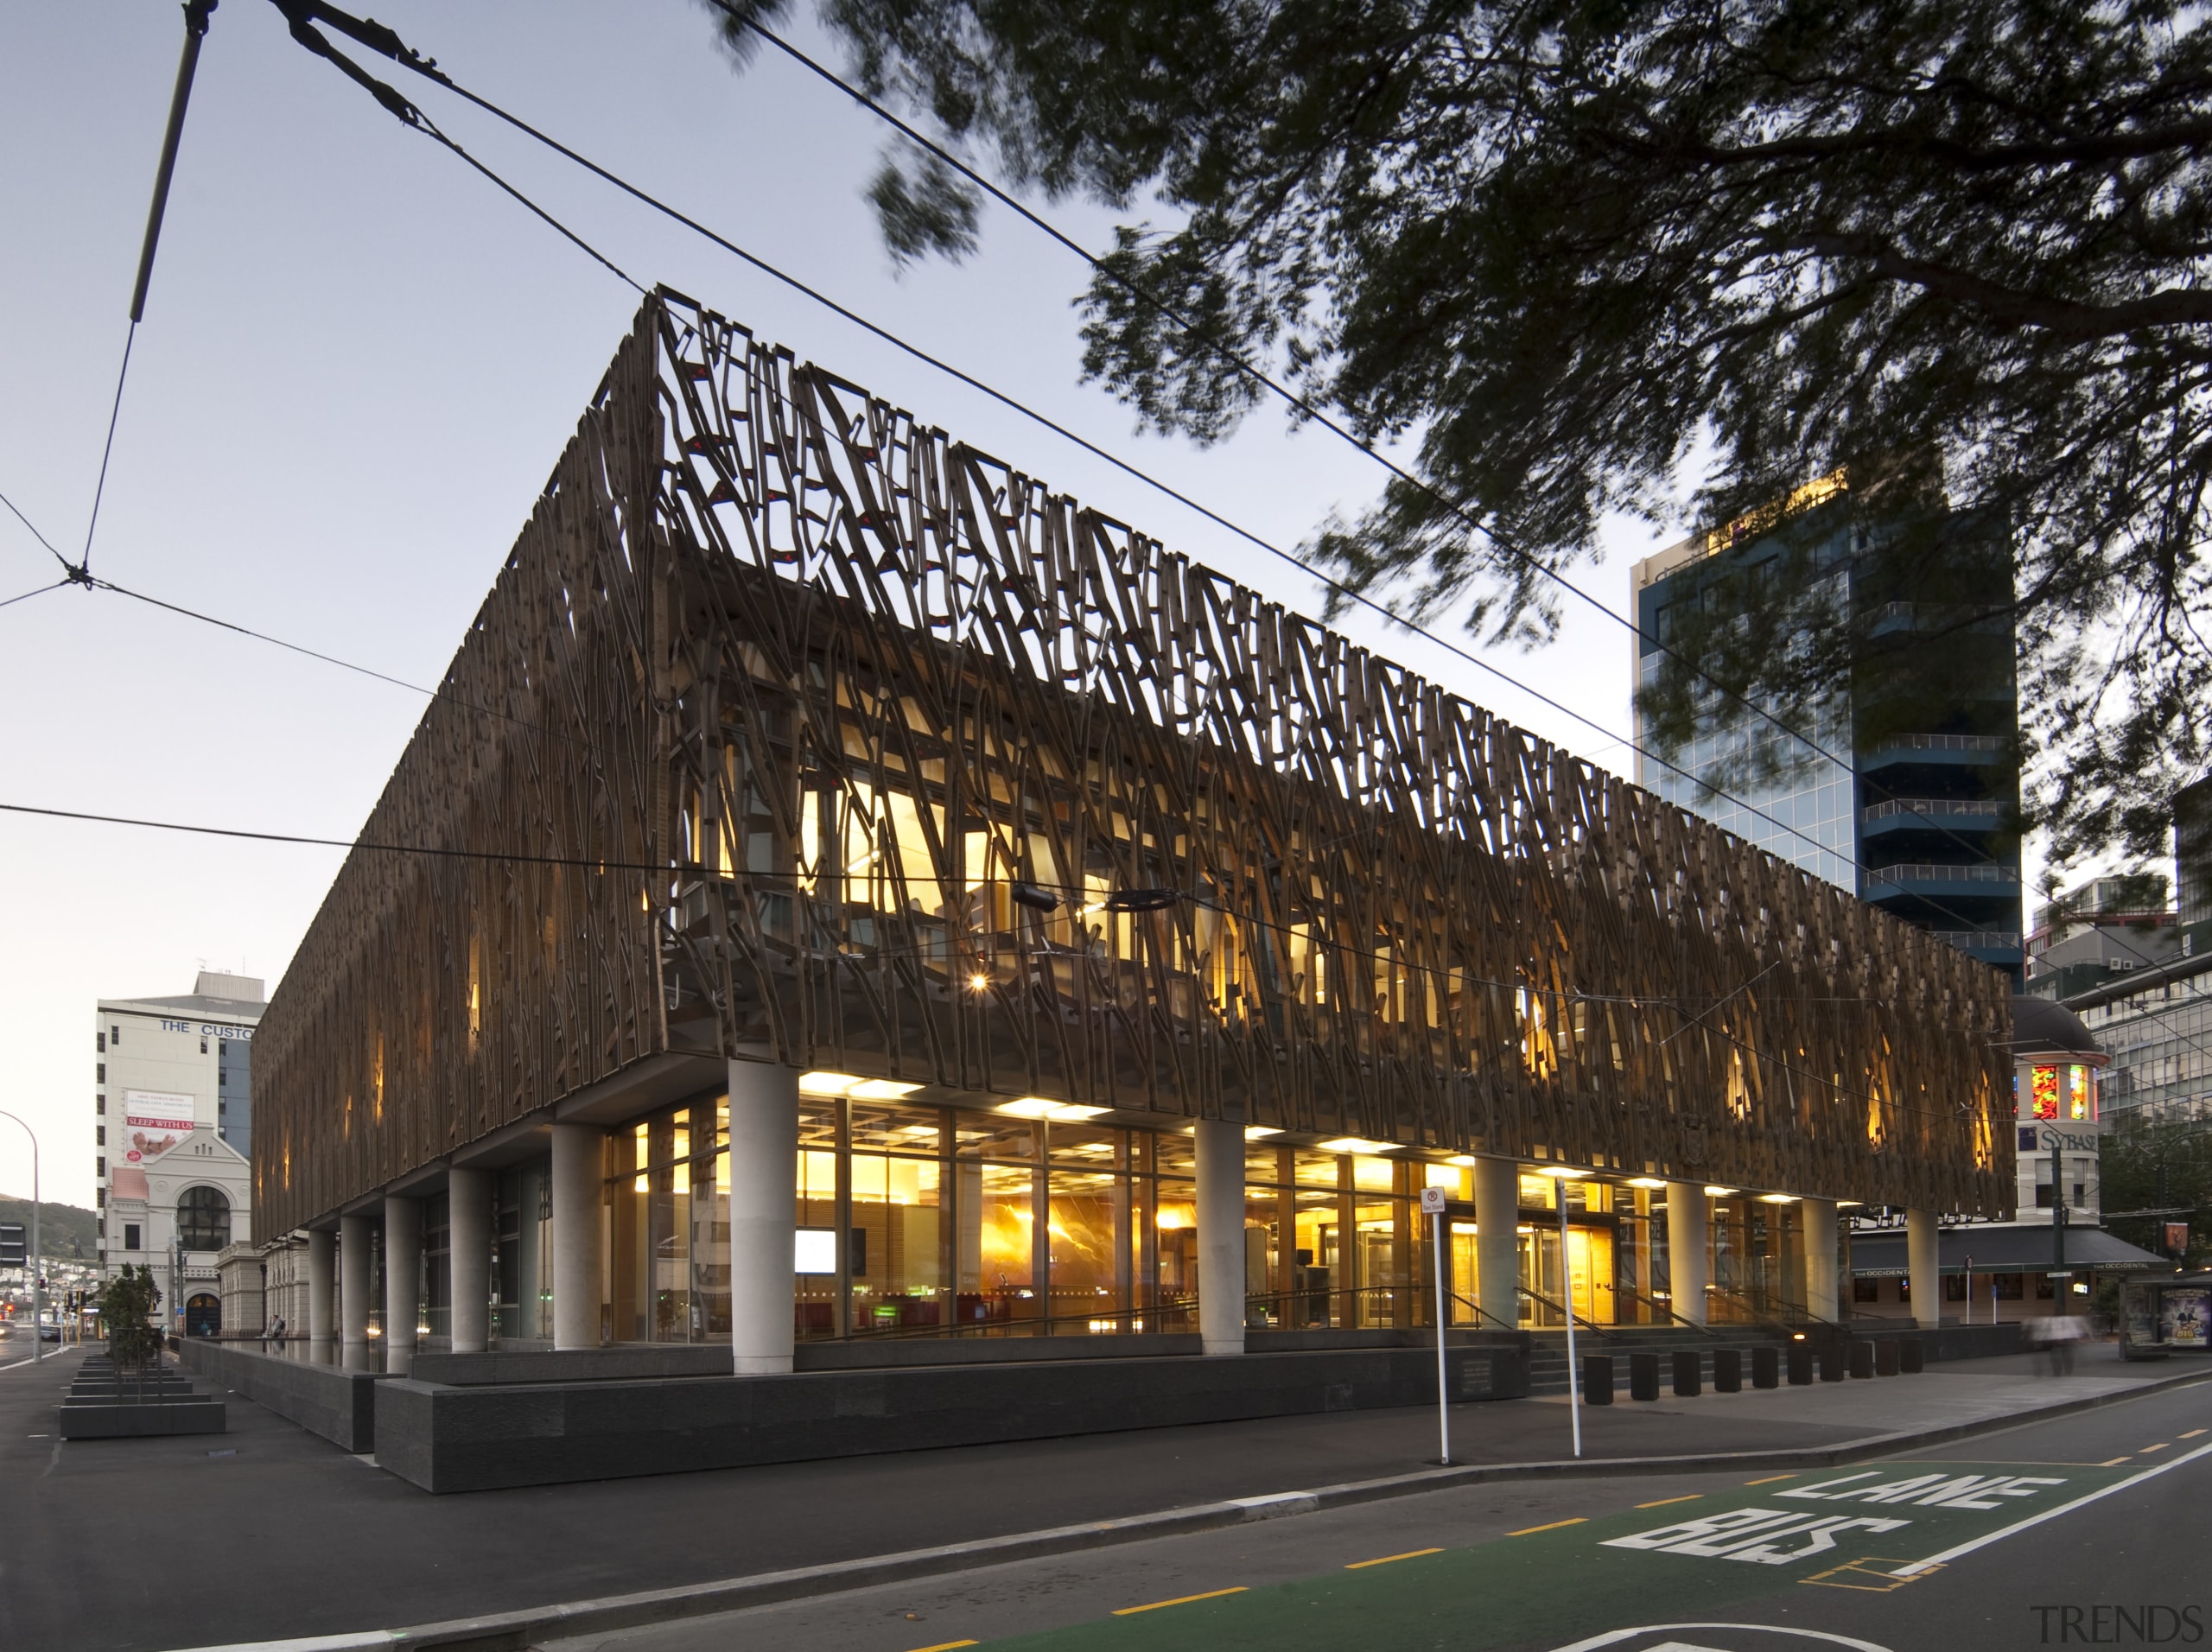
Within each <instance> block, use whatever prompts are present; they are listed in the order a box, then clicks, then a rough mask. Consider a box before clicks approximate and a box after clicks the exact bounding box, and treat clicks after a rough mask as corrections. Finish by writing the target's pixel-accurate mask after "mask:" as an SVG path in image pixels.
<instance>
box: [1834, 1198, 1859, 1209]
mask: <svg viewBox="0 0 2212 1652" xmlns="http://www.w3.org/2000/svg"><path fill="white" fill-rule="evenodd" d="M1835 1208H1836V1209H1837V1210H1865V1209H1866V1201H1865V1200H1864V1199H1838V1200H1837V1201H1836V1202H1835Z"/></svg>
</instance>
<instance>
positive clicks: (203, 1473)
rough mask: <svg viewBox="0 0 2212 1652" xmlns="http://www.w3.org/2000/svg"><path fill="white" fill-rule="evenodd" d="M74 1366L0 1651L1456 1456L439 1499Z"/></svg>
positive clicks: (1757, 1435)
mask: <svg viewBox="0 0 2212 1652" xmlns="http://www.w3.org/2000/svg"><path fill="white" fill-rule="evenodd" d="M77 1359H78V1356H77V1355H76V1354H74V1353H70V1354H66V1355H63V1356H61V1357H60V1359H59V1361H58V1362H49V1363H47V1364H45V1365H43V1366H39V1367H32V1366H29V1365H21V1366H16V1367H13V1368H10V1369H0V1487H4V1488H5V1490H4V1494H0V1648H13V1647H16V1646H25V1647H29V1646H36V1647H40V1648H50V1649H57V1652H69V1649H73V1648H79V1647H82V1648H87V1649H95V1648H96V1649H101V1652H163V1649H174V1648H181V1647H195V1646H207V1645H222V1644H228V1643H234V1642H252V1641H259V1640H273V1639H277V1638H280V1637H288V1636H311V1635H330V1634H339V1633H344V1632H349V1631H361V1630H377V1629H383V1628H391V1627H395V1626H401V1625H407V1624H418V1623H435V1622H439V1621H442V1620H445V1619H450V1618H457V1617H468V1616H474V1615H480V1614H485V1613H493V1612H502V1611H522V1610H526V1609H535V1608H538V1607H543V1606H546V1605H549V1604H556V1603H559V1602H565V1601H575V1600H579V1599H585V1598H594V1597H603V1596H608V1595H617V1594H626V1593H631V1592H639V1591H644V1590H652V1589H667V1588H677V1587H686V1586H690V1585H700V1584H704V1583H709V1582H712V1581H714V1580H717V1579H731V1578H738V1577H743V1576H747V1575H751V1574H754V1573H765V1572H773V1571H778V1570H780V1569H784V1568H788V1567H798V1566H819V1565H823V1564H829V1563H836V1562H842V1561H848V1560H858V1559H861V1558H862V1557H866V1556H870V1555H880V1554H890V1553H893V1552H896V1551H900V1550H906V1549H912V1548H915V1547H924V1546H928V1545H934V1544H950V1543H963V1542H969V1541H977V1540H983V1539H989V1538H995V1537H1003V1536H1007V1535H1010V1534H1018V1533H1023V1532H1029V1531H1035V1530H1039V1529H1040V1528H1051V1527H1058V1526H1066V1525H1074V1524H1080V1523H1085V1522H1103V1521H1109V1520H1115V1519H1118V1518H1122V1517H1127V1516H1133V1515H1145V1514H1150V1513H1154V1512H1156V1511H1160V1510H1164V1509H1177V1508H1192V1507H1193V1506H1196V1505H1199V1504H1205V1503H1212V1502H1217V1501H1219V1500H1224V1499H1229V1498H1237V1497H1249V1496H1268V1495H1270V1494H1275V1493H1281V1492H1285V1491H1291V1490H1300V1489H1304V1488H1310V1487H1314V1486H1320V1485H1328V1484H1339V1483H1343V1482H1347V1481H1356V1480H1363V1479H1368V1478H1372V1477H1382V1476H1388V1475H1393V1474H1402V1473H1405V1472H1408V1471H1414V1470H1418V1469H1419V1468H1421V1466H1422V1465H1424V1464H1425V1463H1427V1462H1428V1461H1430V1460H1432V1459H1433V1458H1434V1456H1435V1452H1436V1437H1435V1414H1434V1413H1433V1411H1429V1410H1427V1409H1424V1408H1421V1407H1412V1408H1408V1409H1404V1410H1394V1411H1383V1412H1360V1413H1348V1414H1335V1415H1328V1416H1317V1417H1296V1418H1285V1419H1278V1420H1268V1421H1261V1422H1248V1423H1230V1424H1218V1425H1214V1426H1207V1427H1194V1428H1172V1429H1156V1430H1145V1431H1141V1432H1137V1433H1123V1434H1114V1435H1094V1436H1089V1437H1084V1438H1077V1439H1058V1440H1042V1441H1034V1442H1028V1443H1024V1444H1020V1445H996V1446H982V1447H972V1448H963V1449H959V1450H951V1451H933V1452H907V1453H901V1454H897V1455H891V1456H883V1457H873V1458H847V1459H842V1460H838V1461H833V1462H822V1463H801V1464H790V1465H776V1466H771V1467H765V1468H754V1469H733V1470H715V1471H706V1472H702V1473H698V1474H689V1475H671V1476H661V1477H652V1478H645V1479H636V1480H619V1481H601V1482H597V1483H593V1484H582V1485H569V1486H549V1487H538V1488H531V1489H526V1490H514V1491H497V1492H484V1493H475V1494H470V1495H466V1496H444V1497H435V1496H429V1494H427V1493H424V1492H422V1491H419V1490H416V1489H415V1488H414V1487H412V1486H410V1485H408V1484H405V1483H404V1482H403V1481H401V1480H399V1479H397V1478H396V1477H393V1476H391V1475H390V1474H386V1473H384V1472H383V1471H379V1470H378V1469H377V1468H376V1467H375V1466H374V1465H373V1463H372V1461H370V1460H367V1459H363V1458H354V1457H350V1456H348V1455H346V1453H345V1452H340V1450H338V1449H337V1448H336V1447H335V1446H333V1445H329V1444H328V1443H327V1442H326V1441H323V1440H321V1439H317V1438H316V1437H315V1436H313V1435H310V1434H308V1433H304V1432H303V1431H302V1430H300V1429H298V1428H296V1427H295V1426H293V1425H291V1424H289V1423H288V1422H286V1421H284V1420H282V1419H281V1418H278V1417H277V1416H275V1415H274V1414H271V1413H270V1412H267V1411H264V1410H263V1409H262V1408H261V1407H258V1406H256V1405H254V1404H252V1403H251V1402H250V1401H245V1400H243V1399H239V1398H238V1397H236V1396H232V1398H231V1401H230V1431H231V1432H230V1433H228V1434H226V1435H224V1436H221V1437H219V1438H209V1437H206V1436H197V1437H190V1438H185V1439H161V1440H97V1441H78V1442H68V1443H64V1442H62V1441H60V1440H58V1439H54V1438H53V1437H52V1435H53V1427H54V1420H53V1410H52V1407H53V1406H54V1402H55V1401H56V1400H58V1399H59V1397H60V1390H61V1389H62V1388H65V1387H66V1386H67V1382H68V1380H69V1377H70V1376H71V1375H72V1373H73V1370H74V1369H75V1365H76V1363H77ZM2173 1375H2175V1368H2173V1367H2171V1366H2170V1365H2160V1364H2153V1365H2136V1366H2122V1365H2120V1363H2118V1362H2117V1361H2116V1360H2112V1359H2107V1360H2106V1361H2105V1362H2104V1363H2097V1362H2096V1361H2094V1360H2091V1361H2088V1362H2085V1363H2083V1365H2082V1367H2081V1368H2080V1369H2078V1370H2077V1372H2076V1373H2075V1375H2074V1376H2069V1377H2060V1378H2054V1377H2049V1376H2038V1375H2037V1374H2036V1373H2035V1371H2034V1369H2033V1366H2032V1363H2031V1362H2029V1361H2026V1360H2024V1359H2013V1360H2009V1361H2003V1360H2000V1361H1988V1362H1974V1363H1972V1364H1970V1365H1969V1364H1958V1365H1942V1366H1938V1367H1936V1368H1934V1369H1931V1370H1930V1371H1929V1372H1928V1373H1927V1374H1925V1375H1923V1376H1910V1377H1898V1378H1891V1379H1878V1380H1876V1381H1873V1382H1847V1383H1840V1384H1823V1385H1817V1386H1815V1387H1814V1388H1801V1389H1789V1388H1783V1389H1779V1390H1775V1391H1771V1392H1765V1393H1756V1392H1755V1393H1746V1394H1739V1395H1712V1394H1708V1395H1705V1396H1703V1397H1701V1398H1700V1399H1696V1400H1686V1401H1674V1400H1669V1401H1664V1402H1662V1403H1659V1404H1649V1405H1642V1406H1637V1405H1631V1404H1629V1403H1627V1402H1625V1401H1624V1402H1622V1403H1619V1404H1617V1405H1614V1406H1612V1407H1605V1408H1602V1409H1597V1410H1586V1411H1585V1413H1584V1418H1585V1423H1586V1428H1585V1439H1586V1450H1587V1452H1588V1453H1589V1454H1590V1455H1591V1456H1592V1457H1593V1458H1638V1457H1649V1456H1670V1455H1677V1454H1681V1453H1689V1452H1721V1451H1745V1450H1775V1449H1796V1450H1802V1449H1808V1448H1821V1447H1832V1446H1834V1445H1836V1444H1837V1443H1838V1442H1840V1441H1844V1440H1850V1439H1861V1438H1864V1437H1866V1436H1867V1435H1869V1434H1873V1433H1885V1432H1890V1431H1893V1430H1896V1429H1899V1428H1904V1427H1910V1426H1946V1425H1949V1424H1955V1423H1972V1422H1974V1421H1976V1420H1989V1419H1994V1418H2003V1417H2006V1416H2010V1415H2012V1414H2017V1413H2018V1411H2020V1410H2021V1409H2023V1408H2024V1407H2031V1406H2034V1405H2037V1404H2047V1403H2050V1402H2051V1401H2057V1400H2061V1399H2086V1398H2094V1397H2100V1396H2102V1397H2111V1396H2113V1395H2120V1394H2122V1393H2125V1392H2126V1391H2127V1390H2128V1389H2130V1388H2133V1387H2136V1386H2139V1385H2141V1384H2142V1383H2145V1382H2158V1381H2161V1380H2164V1379H2165V1378H2168V1377H2171V1376H2173ZM1453 1429H1454V1439H1453V1455H1454V1457H1455V1458H1459V1460H1462V1461H1467V1462H1487V1463H1515V1462H1528V1461H1532V1460H1544V1459H1555V1458H1562V1457H1564V1456H1566V1455H1567V1414H1566V1409H1565V1407H1564V1404H1563V1403H1559V1402H1552V1401H1524V1402H1508V1403H1500V1404H1489V1405H1469V1406H1462V1407H1455V1408H1454V1412H1453ZM1576 1484H1582V1483H1580V1482H1578V1483H1576ZM1491 1495H1492V1496H1502V1497H1504V1498H1506V1499H1507V1500H1508V1501H1509V1502H1510V1501H1511V1500H1512V1499H1514V1498H1521V1499H1522V1500H1524V1501H1525V1500H1528V1499H1532V1498H1533V1499H1536V1500H1538V1501H1541V1497H1543V1496H1549V1495H1552V1493H1551V1492H1550V1491H1548V1490H1544V1489H1542V1488H1538V1487H1535V1486H1523V1485H1521V1484H1515V1485H1512V1486H1504V1487H1498V1488H1493V1489H1492V1491H1491ZM1652 1495H1653V1496H1657V1495H1659V1493H1658V1492H1657V1491H1656V1490H1654V1491H1653V1493H1652ZM1402 1501H1403V1502H1405V1503H1429V1502H1430V1501H1432V1500H1431V1499H1429V1498H1425V1497H1415V1498H1408V1499H1404V1500H1402ZM1636 1501H1643V1499H1642V1498H1638V1499H1636ZM1300 1523H1301V1522H1280V1521H1278V1522H1269V1524H1270V1525H1271V1526H1275V1527H1282V1526H1287V1525H1294V1524H1300ZM1521 1523H1522V1524H1526V1523H1528V1522H1521ZM1406 1547H1419V1546H1417V1545H1412V1544H1408V1545H1407V1546H1406ZM1122 1552H1124V1551H1113V1553H1116V1554H1119V1553H1122ZM1378 1552H1380V1551H1378ZM242 1555H247V1556H251V1564H250V1566H248V1567H247V1569H246V1571H245V1573H243V1574H242V1573H241V1572H240V1570H239V1565H240V1558H239V1557H240V1556H242ZM1162 1598H1164V1596H1163V1597H1162ZM902 1621H903V1620H902ZM956 1638H957V1637H956ZM915 1644H918V1642H913V1641H912V1640H908V1641H906V1642H901V1643H900V1645H899V1648H898V1649H896V1652H906V1648H909V1647H912V1646H913V1645H915Z"/></svg>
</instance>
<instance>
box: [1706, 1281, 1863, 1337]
mask: <svg viewBox="0 0 2212 1652" xmlns="http://www.w3.org/2000/svg"><path fill="white" fill-rule="evenodd" d="M1705 1288H1706V1289H1707V1290H1708V1291H1711V1292H1712V1293H1713V1294H1714V1295H1716V1296H1725V1297H1727V1298H1729V1299H1731V1300H1732V1301H1736V1302H1740V1303H1742V1304H1743V1305H1744V1306H1745V1308H1747V1309H1748V1310H1749V1311H1750V1312H1751V1316H1752V1318H1753V1322H1754V1323H1758V1322H1760V1321H1764V1322H1766V1323H1768V1324H1773V1325H1792V1324H1796V1323H1798V1322H1800V1321H1802V1322H1803V1323H1805V1324H1808V1325H1827V1326H1828V1327H1829V1328H1830V1329H1837V1328H1839V1327H1838V1326H1837V1322H1836V1321H1835V1320H1834V1319H1825V1318H1821V1316H1820V1315H1819V1314H1817V1313H1815V1312H1813V1311H1812V1310H1811V1309H1810V1308H1808V1307H1805V1306H1802V1305H1800V1304H1798V1303H1796V1302H1792V1301H1791V1300H1789V1298H1787V1297H1779V1296H1767V1295H1766V1294H1765V1293H1764V1292H1762V1293H1760V1294H1759V1295H1758V1296H1754V1295H1753V1294H1751V1293H1750V1292H1748V1291H1739V1290H1737V1289H1735V1288H1734V1287H1732V1286H1726V1285H1707V1287H1705Z"/></svg>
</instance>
